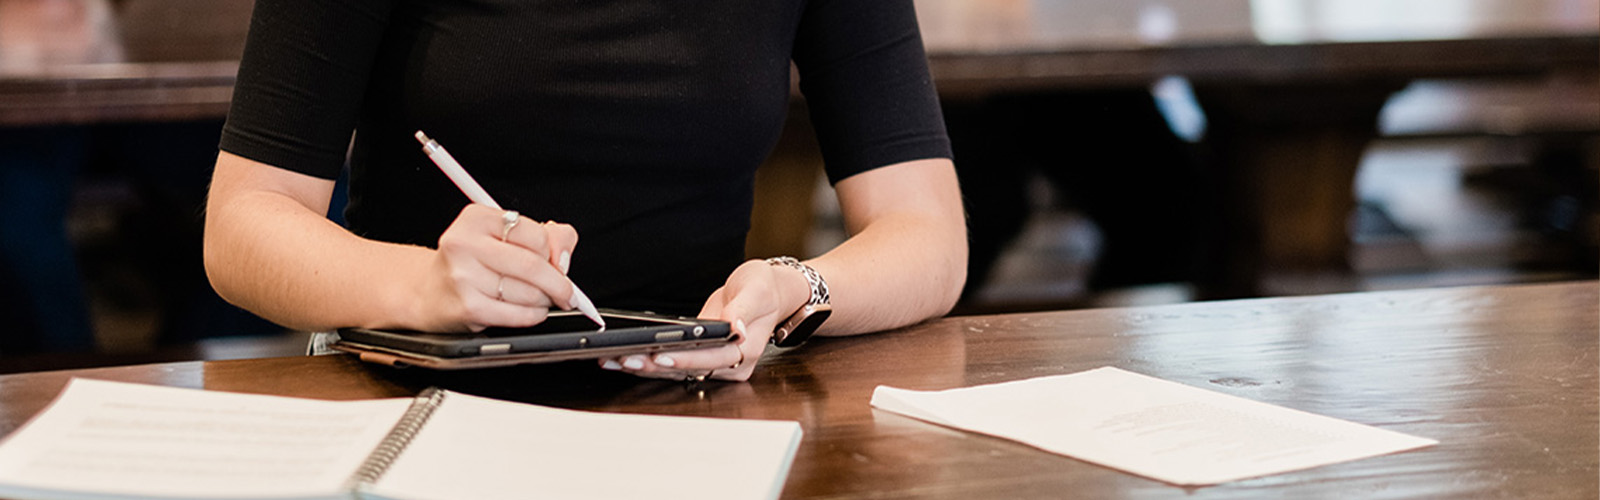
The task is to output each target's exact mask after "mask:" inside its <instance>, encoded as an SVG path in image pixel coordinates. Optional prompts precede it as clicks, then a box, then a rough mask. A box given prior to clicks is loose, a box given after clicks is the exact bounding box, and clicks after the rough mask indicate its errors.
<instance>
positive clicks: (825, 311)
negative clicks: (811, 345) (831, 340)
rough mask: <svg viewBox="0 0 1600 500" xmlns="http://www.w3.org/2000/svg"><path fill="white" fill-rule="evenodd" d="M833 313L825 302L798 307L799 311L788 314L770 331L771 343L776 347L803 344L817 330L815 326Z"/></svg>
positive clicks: (818, 325) (820, 324) (819, 324)
mask: <svg viewBox="0 0 1600 500" xmlns="http://www.w3.org/2000/svg"><path fill="white" fill-rule="evenodd" d="M832 314H833V308H832V307H830V306H828V305H827V304H813V305H808V306H805V307H802V308H800V311H798V312H796V313H794V315H793V316H789V319H786V320H784V322H783V324H781V325H778V328H776V329H774V330H773V332H772V343H773V345H776V346H778V347H794V346H797V345H800V344H804V343H805V342H806V339H809V338H811V334H813V333H816V332H817V327H820V326H822V322H824V321H827V320H828V316H829V315H832Z"/></svg>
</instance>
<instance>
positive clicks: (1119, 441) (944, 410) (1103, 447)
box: [872, 367, 1438, 486]
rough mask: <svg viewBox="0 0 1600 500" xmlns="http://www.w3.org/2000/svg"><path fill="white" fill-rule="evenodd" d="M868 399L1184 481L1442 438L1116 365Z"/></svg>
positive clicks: (1316, 462)
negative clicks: (1312, 412)
mask: <svg viewBox="0 0 1600 500" xmlns="http://www.w3.org/2000/svg"><path fill="white" fill-rule="evenodd" d="M872 406H874V407H877V408H881V409H884V410H888V411H892V412H895V413H900V414H903V415H907V416H910V417H913V418H917V419H921V420H926V421H928V422H932V423H936V424H939V425H944V426H948V427H954V428H957V429H962V430H967V431H971V432H977V433H982V434H988V435H991V436H997V437H1002V438H1006V439H1012V440H1015V441H1019V442H1022V443H1024V444H1027V445H1030V446H1034V447H1037V448H1040V449H1043V450H1046V451H1050V452H1053V453H1059V454H1062V455H1066V456H1070V457H1073V458H1077V459H1079V460H1083V461H1087V462H1092V463H1096V464H1100V465H1104V466H1106V467H1111V468H1114V469H1120V470H1123V471H1127V472H1131V473H1133V474H1138V475H1140V476H1145V477H1148V478H1151V479H1156V480H1159V481H1164V482H1167V483H1172V484H1176V485H1185V486H1198V485H1208V484H1217V483H1223V482H1228V481H1234V480H1238V479H1245V478H1250V477H1257V476H1264V475H1268V474H1276V473H1280V472H1288V471H1293V470H1300V469H1307V468H1311V467H1316V466H1320V465H1326V464H1331V463H1336V462H1344V461H1349V460H1355V459H1359V458H1366V457H1371V456H1376V455H1382V454H1386V453H1394V452H1399V451H1404V450H1410V449H1415V448H1421V447H1424V446H1430V445H1434V444H1437V443H1438V441H1434V440H1431V439H1424V438H1419V437H1414V436H1409V435H1405V434H1400V433H1397V432H1392V431H1387V430H1383V429H1378V428H1376V427H1371V426H1366V425H1361V424H1357V423H1353V422H1348V421H1344V420H1339V419H1335V418H1330V417H1325V416H1321V415H1315V414H1311V413H1306V412H1302V411H1298V410H1292V409H1288V408H1284V407H1281V406H1274V405H1269V404H1265V403H1261V402H1257V401H1251V400H1248V399H1244V398H1240V397H1235V396H1230V395H1226V394H1221V393H1217V392H1212V391H1207V390H1203V389H1199V388H1195V387H1190V386H1187V385H1183V384H1179V383H1176V382H1169V381H1166V380H1161V379H1158V378H1154V377H1149V376H1145V375H1140V374H1137V373H1132V372H1128V371H1124V370H1120V369H1117V368H1111V367H1105V368H1098V369H1094V370H1089V371H1085V372H1080V373H1075V374H1071V375H1061V376H1054V377H1042V378H1035V379H1028V380H1021V381H1016V382H1008V383H1002V384H994V385H986V386H978V387H969V388H962V389H951V390H947V391H910V390H904V389H896V388H892V387H885V386H879V387H878V388H877V390H876V391H875V392H874V393H873V395H872Z"/></svg>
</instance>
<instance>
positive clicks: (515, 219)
mask: <svg viewBox="0 0 1600 500" xmlns="http://www.w3.org/2000/svg"><path fill="white" fill-rule="evenodd" d="M519 222H522V215H521V214H518V213H517V211H516V210H506V211H505V213H502V214H500V223H501V226H500V241H506V240H509V239H511V230H512V229H516V227H517V223H519Z"/></svg>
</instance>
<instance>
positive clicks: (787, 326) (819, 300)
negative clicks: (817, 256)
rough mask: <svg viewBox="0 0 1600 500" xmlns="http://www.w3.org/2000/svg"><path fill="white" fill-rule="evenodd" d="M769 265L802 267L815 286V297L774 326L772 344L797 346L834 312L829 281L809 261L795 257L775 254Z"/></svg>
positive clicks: (811, 283) (812, 293)
mask: <svg viewBox="0 0 1600 500" xmlns="http://www.w3.org/2000/svg"><path fill="white" fill-rule="evenodd" d="M766 262H767V264H768V265H773V266H787V267H792V268H795V269H797V270H799V271H800V274H801V275H803V276H805V277H806V284H808V285H810V286H811V298H810V300H807V301H806V305H804V306H801V307H800V310H798V311H795V313H794V314H792V315H789V317H788V319H785V320H783V322H781V323H778V326H777V327H776V328H773V329H772V344H773V345H776V346H778V347H795V346H799V345H800V344H804V343H806V339H809V338H811V334H813V333H817V327H819V326H822V322H824V321H827V320H828V316H829V315H830V314H833V307H832V306H830V305H829V304H828V282H827V281H823V279H822V275H821V274H818V273H817V270H816V269H812V268H811V266H808V265H805V263H803V262H800V260H799V259H796V258H794V257H788V256H784V257H773V258H770V259H767V260H766Z"/></svg>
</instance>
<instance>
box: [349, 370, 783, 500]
mask: <svg viewBox="0 0 1600 500" xmlns="http://www.w3.org/2000/svg"><path fill="white" fill-rule="evenodd" d="M800 435H801V431H800V424H798V423H795V422H787V421H767V420H735V419H714V418H692V417H667V416H656V415H624V414H611V413H592V412H583V411H574V410H563V409H557V408H548V407H542V406H534V405H527V404H520V403H509V402H505V401H497V400H493V399H486V398H480V397H475V396H470V395H466V394H460V393H448V394H447V395H446V396H445V400H444V403H443V404H441V405H440V406H439V408H438V410H436V411H435V412H434V413H433V416H432V417H431V418H429V419H428V424H427V425H426V426H424V427H423V429H422V431H421V432H420V433H418V434H417V436H416V438H414V439H413V440H412V441H411V443H410V445H409V446H407V447H406V449H405V451H404V452H402V453H401V454H400V458H399V459H398V460H396V461H395V462H394V464H393V466H391V467H390V468H389V470H388V472H386V473H384V475H383V476H382V477H381V478H380V479H379V480H378V481H377V484H375V485H372V486H371V487H369V488H366V490H365V491H366V492H368V493H373V494H376V495H378V496H382V497H385V498H405V499H409V500H444V499H457V498H471V499H475V500H494V499H523V498H544V499H580V498H581V499H598V498H615V499H640V498H694V499H697V500H715V499H727V500H753V499H761V498H769V499H775V498H777V497H778V494H779V493H780V492H781V490H782V488H783V483H784V480H785V479H786V478H787V477H788V475H789V464H790V463H791V462H792V461H793V459H794V453H795V450H796V448H797V447H798V446H799V445H800Z"/></svg>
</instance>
